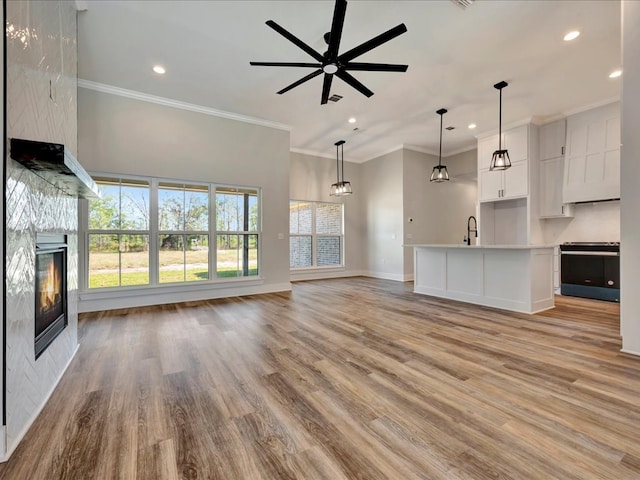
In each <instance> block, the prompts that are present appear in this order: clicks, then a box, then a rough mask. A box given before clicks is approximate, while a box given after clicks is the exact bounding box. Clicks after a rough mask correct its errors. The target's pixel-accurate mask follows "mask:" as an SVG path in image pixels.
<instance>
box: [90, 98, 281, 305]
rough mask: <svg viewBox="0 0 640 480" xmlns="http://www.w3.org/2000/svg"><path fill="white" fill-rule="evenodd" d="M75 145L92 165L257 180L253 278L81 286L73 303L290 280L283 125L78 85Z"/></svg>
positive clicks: (230, 291) (197, 294) (136, 301)
mask: <svg viewBox="0 0 640 480" xmlns="http://www.w3.org/2000/svg"><path fill="white" fill-rule="evenodd" d="M78 150H79V157H78V158H79V159H80V161H81V162H82V164H83V165H84V167H85V168H86V169H87V170H88V171H91V172H94V173H96V172H102V173H113V174H130V175H143V176H144V175H147V176H155V177H163V178H171V179H182V180H194V181H205V182H217V183H229V184H234V185H245V186H253V187H260V188H262V235H261V252H260V255H261V265H260V266H261V277H262V281H261V282H260V285H256V283H255V281H253V280H252V281H251V282H245V283H242V282H234V283H233V284H232V283H230V282H226V283H225V282H217V284H214V283H209V284H207V285H204V287H198V288H199V290H198V291H196V289H195V288H185V289H183V290H181V291H180V292H177V291H172V292H171V294H169V295H167V292H166V288H162V287H158V288H157V289H156V290H155V291H154V290H153V289H150V290H149V291H148V292H147V293H146V294H145V293H141V294H138V295H136V296H131V297H127V298H125V297H123V296H120V295H119V296H118V297H115V296H114V295H110V297H109V298H104V296H103V295H98V294H97V293H96V292H81V295H80V311H88V310H96V309H101V308H117V307H118V306H119V307H122V306H132V305H148V304H155V303H167V302H176V301H182V300H196V299H202V298H216V297H223V296H231V295H242V294H251V293H261V292H269V291H282V290H289V289H290V288H291V284H290V283H289V240H288V232H289V132H288V131H285V130H279V129H275V128H269V127H265V126H260V125H254V124H249V123H244V122H239V121H235V120H229V119H225V118H220V117H216V116H212V115H206V114H202V113H196V112H192V111H187V110H182V109H178V108H172V107H168V106H164V105H158V104H156V103H151V102H147V101H142V100H134V99H131V98H125V97H122V96H117V95H112V94H108V93H101V92H97V91H94V90H89V89H86V88H79V89H78ZM279 237H281V238H279ZM243 280H244V279H243ZM221 285H223V286H225V285H226V287H225V288H221ZM202 288H205V290H202ZM114 300H115V301H116V302H115V303H114Z"/></svg>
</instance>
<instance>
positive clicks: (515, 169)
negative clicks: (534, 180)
mask: <svg viewBox="0 0 640 480" xmlns="http://www.w3.org/2000/svg"><path fill="white" fill-rule="evenodd" d="M528 193H529V173H528V164H527V162H517V163H512V164H511V168H508V169H507V170H504V180H503V187H502V197H503V198H514V197H524V196H525V195H527V194H528Z"/></svg>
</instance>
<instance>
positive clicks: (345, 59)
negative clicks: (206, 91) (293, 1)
mask: <svg viewBox="0 0 640 480" xmlns="http://www.w3.org/2000/svg"><path fill="white" fill-rule="evenodd" d="M346 12H347V1H346V0H336V4H335V8H334V11H333V21H332V22H331V31H329V32H327V33H325V35H324V40H325V42H327V47H328V48H327V51H326V52H324V54H321V53H320V52H318V51H316V50H314V49H313V48H311V47H310V46H309V45H307V44H306V43H304V42H303V41H302V40H300V39H299V38H298V37H296V36H295V35H293V34H292V33H290V32H289V31H288V30H285V29H284V28H282V27H281V26H280V25H278V24H277V23H276V22H274V21H273V20H268V21H267V22H266V24H267V25H268V26H269V27H271V28H272V29H274V30H275V31H276V32H278V33H279V34H280V35H282V36H283V37H284V38H286V39H287V40H289V41H290V42H291V43H293V44H294V45H296V46H297V47H298V48H300V49H302V50H303V51H304V52H305V53H307V54H308V55H309V56H311V57H312V58H313V59H314V60H316V62H315V63H307V62H249V64H250V65H254V66H266V67H303V68H315V69H316V70H314V71H313V72H311V73H310V74H308V75H306V76H304V77H302V78H301V79H300V80H297V81H295V82H293V83H292V84H291V85H288V86H286V87H285V88H283V89H282V90H280V91H278V92H277V93H278V94H280V95H282V94H283V93H286V92H288V91H289V90H291V89H293V88H295V87H297V86H299V85H301V84H303V83H305V82H307V81H309V80H311V79H312V78H315V77H317V76H318V75H321V74H323V73H324V81H323V84H322V96H321V98H320V104H321V105H325V104H326V103H327V101H328V99H329V96H330V91H331V84H332V82H333V77H334V75H335V76H336V77H338V78H339V79H340V80H342V81H343V82H345V83H346V84H347V85H350V86H351V87H353V88H355V89H356V90H358V91H359V92H360V93H362V94H363V95H365V96H366V97H370V96H372V95H373V92H372V91H371V90H369V89H368V88H367V87H366V86H364V85H363V84H362V83H360V81H358V80H357V79H356V78H355V77H354V76H353V75H351V74H350V73H349V71H368V72H406V71H407V68H408V65H397V64H388V63H364V62H352V60H353V59H354V58H357V57H359V56H360V55H364V54H365V53H367V52H369V51H371V50H373V49H374V48H376V47H379V46H380V45H382V44H384V43H386V42H388V41H390V40H393V39H394V38H396V37H397V36H399V35H402V34H403V33H405V32H406V31H407V27H406V26H405V24H404V23H401V24H400V25H397V26H395V27H393V28H392V29H390V30H387V31H386V32H384V33H381V34H380V35H378V36H376V37H374V38H372V39H370V40H367V41H366V42H364V43H362V44H360V45H358V46H357V47H354V48H352V49H351V50H349V51H347V52H345V53H342V54H339V53H338V52H339V49H340V40H341V39H342V27H343V26H344V18H345V14H346Z"/></svg>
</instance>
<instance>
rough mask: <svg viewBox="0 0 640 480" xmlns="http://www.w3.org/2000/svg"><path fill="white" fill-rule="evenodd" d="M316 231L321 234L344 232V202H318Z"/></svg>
mask: <svg viewBox="0 0 640 480" xmlns="http://www.w3.org/2000/svg"><path fill="white" fill-rule="evenodd" d="M316 233H317V234H319V235H340V234H342V204H340V203H318V204H316Z"/></svg>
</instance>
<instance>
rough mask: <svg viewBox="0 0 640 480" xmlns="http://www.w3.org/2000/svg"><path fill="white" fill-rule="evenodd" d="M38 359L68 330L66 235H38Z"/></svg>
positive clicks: (36, 325) (36, 328) (36, 321)
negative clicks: (66, 328) (65, 329)
mask: <svg viewBox="0 0 640 480" xmlns="http://www.w3.org/2000/svg"><path fill="white" fill-rule="evenodd" d="M35 283H36V285H35V288H36V290H35V291H36V295H35V297H36V311H35V341H34V345H35V356H36V358H38V357H39V356H40V355H41V354H42V353H43V352H44V351H45V350H46V349H47V347H48V346H49V345H50V344H51V342H53V340H55V338H56V337H57V336H58V335H60V333H61V332H62V330H64V328H65V327H66V326H67V242H66V236H65V235H49V234H38V236H37V240H36V275H35Z"/></svg>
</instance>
